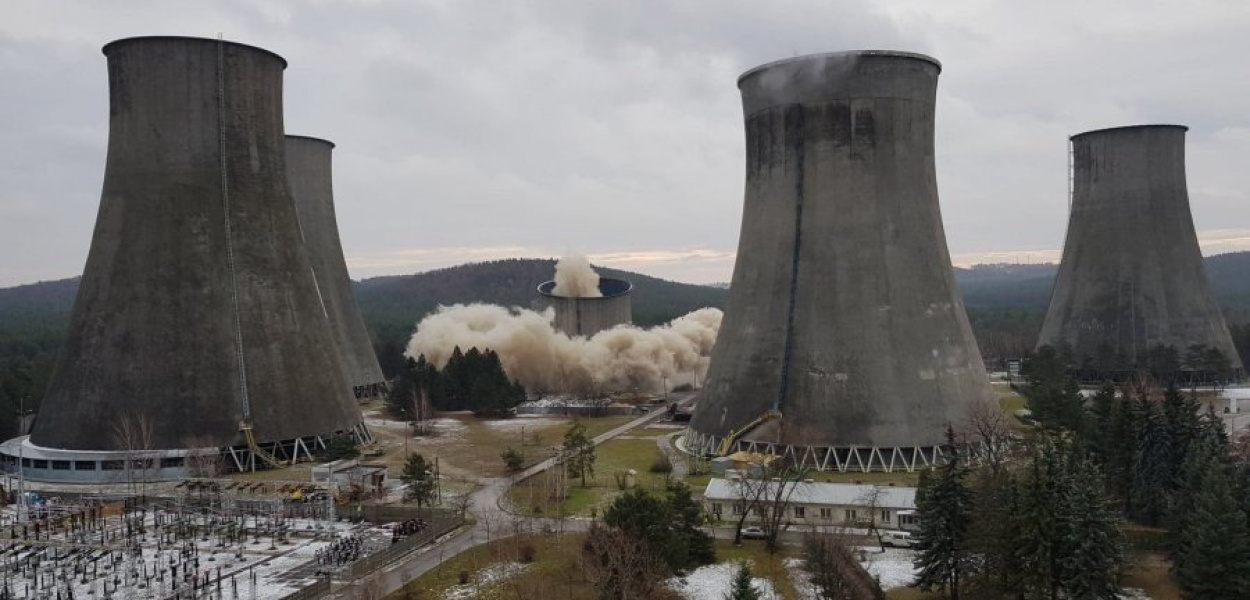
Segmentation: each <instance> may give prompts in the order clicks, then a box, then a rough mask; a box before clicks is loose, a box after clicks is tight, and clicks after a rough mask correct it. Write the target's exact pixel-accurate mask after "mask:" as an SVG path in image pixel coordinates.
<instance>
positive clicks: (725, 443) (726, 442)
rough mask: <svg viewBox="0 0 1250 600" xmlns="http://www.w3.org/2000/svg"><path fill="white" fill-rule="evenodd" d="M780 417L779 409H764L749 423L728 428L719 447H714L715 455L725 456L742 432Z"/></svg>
mask: <svg viewBox="0 0 1250 600" xmlns="http://www.w3.org/2000/svg"><path fill="white" fill-rule="evenodd" d="M780 418H781V411H780V410H777V409H775V408H774V409H770V410H767V411H765V412H764V414H762V415H760V416H758V417H755V420H753V421H751V422H750V423H747V424H746V425H743V426H742V427H741V428H740V429H736V430H734V429H731V430H729V433H728V434H727V435H726V436H725V438H724V439H722V440H721V442H720V447H719V448H717V449H716V456H725V455H727V454H729V451H730V450H733V447H734V443H736V442H737V441H738V438H740V437H742V436H743V434H745V433H746V432H748V431H751V430H752V429H755V428H756V427H759V426H760V425H763V424H764V423H765V422H767V421H771V420H773V419H780Z"/></svg>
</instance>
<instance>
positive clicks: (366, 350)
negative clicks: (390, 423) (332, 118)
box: [286, 135, 385, 395]
mask: <svg viewBox="0 0 1250 600" xmlns="http://www.w3.org/2000/svg"><path fill="white" fill-rule="evenodd" d="M333 149H334V144H333V143H331V142H329V141H327V140H321V139H317V138H311V137H303V136H293V135H288V136H287V137H286V172H287V182H288V183H289V184H290V186H291V195H292V196H294V197H295V208H296V210H297V211H298V212H299V222H300V229H301V230H302V232H303V236H304V242H305V244H306V246H307V248H308V256H309V258H310V259H311V260H312V266H313V273H314V274H316V279H317V288H318V289H319V290H320V292H321V302H322V305H323V306H324V307H325V311H326V314H327V315H328V316H329V318H330V327H331V329H332V330H333V332H334V340H335V343H336V344H337V346H338V348H339V357H340V358H339V361H340V363H341V364H342V365H343V372H344V375H345V378H346V379H347V383H348V384H349V385H350V386H351V387H353V388H355V390H356V392H357V394H359V393H360V392H361V391H362V388H369V387H370V386H373V385H374V384H380V383H384V382H385V378H383V377H382V369H381V368H380V367H379V366H378V357H377V355H376V354H374V352H373V344H372V343H371V342H370V341H369V331H368V330H367V329H366V328H365V322H364V319H362V318H361V316H360V309H358V308H357V307H356V294H355V293H354V292H353V291H352V282H351V279H350V278H349V277H348V274H347V263H346V262H345V261H344V260H343V245H342V242H341V241H340V240H339V227H338V221H337V220H336V219H335V216H334V183H333V178H332V176H331V153H332V151H333ZM354 395H356V394H354Z"/></svg>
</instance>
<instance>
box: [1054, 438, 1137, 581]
mask: <svg viewBox="0 0 1250 600" xmlns="http://www.w3.org/2000/svg"><path fill="white" fill-rule="evenodd" d="M1069 464H1070V465H1071V476H1070V477H1069V478H1068V481H1070V482H1071V484H1072V486H1073V489H1072V492H1073V493H1072V503H1071V505H1070V507H1071V509H1072V511H1071V513H1070V514H1069V515H1065V516H1064V518H1065V519H1067V520H1070V521H1071V523H1072V526H1071V527H1070V528H1068V531H1069V532H1070V533H1071V534H1072V535H1073V537H1072V538H1071V539H1069V540H1066V541H1065V546H1066V548H1065V552H1064V555H1065V556H1064V560H1063V562H1062V564H1063V571H1064V574H1063V577H1062V588H1063V590H1064V591H1065V592H1066V593H1065V597H1066V598H1070V599H1071V600H1116V599H1117V598H1118V597H1119V593H1120V587H1119V585H1117V584H1116V580H1117V578H1118V576H1119V573H1120V568H1121V567H1122V566H1123V564H1124V544H1123V539H1122V534H1121V533H1120V523H1119V519H1118V518H1117V517H1116V515H1115V513H1114V512H1113V511H1112V510H1111V509H1110V508H1109V507H1108V506H1107V501H1106V498H1105V497H1104V495H1103V493H1102V490H1101V486H1102V476H1101V474H1100V473H1099V472H1098V469H1097V467H1096V466H1094V464H1093V463H1092V462H1090V461H1089V460H1088V459H1085V458H1081V459H1077V460H1075V461H1071V462H1070V463H1069Z"/></svg>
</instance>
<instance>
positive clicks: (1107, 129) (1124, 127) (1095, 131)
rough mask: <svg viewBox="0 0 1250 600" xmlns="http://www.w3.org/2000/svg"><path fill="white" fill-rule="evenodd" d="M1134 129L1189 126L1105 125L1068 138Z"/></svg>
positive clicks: (1169, 124) (1157, 124)
mask: <svg viewBox="0 0 1250 600" xmlns="http://www.w3.org/2000/svg"><path fill="white" fill-rule="evenodd" d="M1134 129H1179V130H1181V131H1189V126H1188V125H1177V124H1173V123H1148V124H1142V125H1121V126H1118V127H1104V128H1102V129H1091V130H1089V131H1082V132H1081V133H1077V134H1073V135H1071V136H1068V139H1069V140H1076V139H1077V138H1080V137H1085V136H1087V135H1096V134H1100V133H1111V132H1113V131H1131V130H1134Z"/></svg>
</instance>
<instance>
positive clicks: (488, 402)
mask: <svg viewBox="0 0 1250 600" xmlns="http://www.w3.org/2000/svg"><path fill="white" fill-rule="evenodd" d="M525 394H526V392H525V388H524V387H523V386H522V385H521V384H520V383H518V382H516V381H513V380H511V379H509V378H508V374H507V372H505V371H504V368H503V364H502V363H500V362H499V355H498V354H496V353H495V351H494V350H491V349H487V350H486V351H485V352H483V351H481V350H478V349H477V348H476V347H474V348H469V351H468V352H462V351H461V350H460V347H459V346H456V347H455V349H454V350H452V353H451V358H449V359H448V360H447V364H446V365H444V366H443V368H442V369H441V370H440V369H438V368H437V367H435V366H434V365H433V364H432V363H430V362H429V361H427V360H426V359H425V355H421V356H418V357H417V358H415V359H413V358H409V359H407V361H406V362H405V364H404V368H403V370H401V371H400V373H399V375H398V377H396V378H395V382H394V384H393V385H392V386H391V389H390V391H389V392H388V394H387V399H386V402H387V406H388V408H389V410H390V412H391V414H393V415H395V416H396V417H399V418H401V419H405V420H413V419H422V418H426V417H428V414H425V412H424V411H425V410H427V409H429V408H433V409H434V410H471V411H473V413H474V414H476V415H484V416H485V415H503V414H507V413H508V412H509V411H510V410H511V409H512V408H514V407H516V405H518V404H520V403H522V402H524V401H525Z"/></svg>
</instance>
